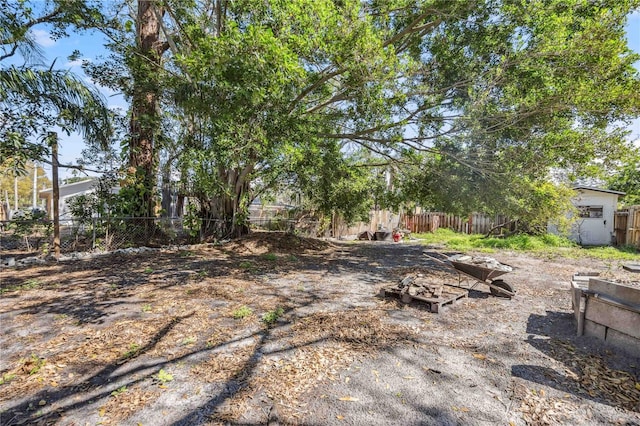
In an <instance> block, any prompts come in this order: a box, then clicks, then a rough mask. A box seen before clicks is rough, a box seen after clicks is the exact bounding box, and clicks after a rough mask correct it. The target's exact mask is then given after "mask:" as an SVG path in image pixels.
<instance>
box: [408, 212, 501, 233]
mask: <svg viewBox="0 0 640 426" xmlns="http://www.w3.org/2000/svg"><path fill="white" fill-rule="evenodd" d="M508 221H509V219H508V218H507V217H506V216H503V215H495V216H489V215H486V214H483V213H473V214H471V215H469V216H468V217H461V216H455V215H451V214H447V213H442V212H425V213H419V214H413V215H408V214H406V215H402V217H401V219H400V222H401V223H402V224H404V225H405V227H406V228H407V229H408V230H410V231H411V232H415V233H422V232H434V231H436V230H437V229H438V228H448V229H451V230H454V231H456V232H460V233H463V234H488V233H489V232H490V231H491V230H492V229H493V228H494V227H495V226H496V225H500V224H503V223H507V222H508Z"/></svg>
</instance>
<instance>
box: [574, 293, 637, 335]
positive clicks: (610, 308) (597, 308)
mask: <svg viewBox="0 0 640 426" xmlns="http://www.w3.org/2000/svg"><path fill="white" fill-rule="evenodd" d="M584 315H585V318H586V319H587V320H590V321H593V322H595V323H598V324H602V325H604V326H606V327H610V328H613V329H615V330H618V331H620V332H622V333H625V334H628V335H630V336H633V337H636V338H639V339H640V313H638V312H635V311H634V310H630V309H627V308H625V307H621V306H615V305H613V304H611V303H609V302H607V301H605V300H602V299H598V298H597V297H589V298H587V303H586V307H585V314H584Z"/></svg>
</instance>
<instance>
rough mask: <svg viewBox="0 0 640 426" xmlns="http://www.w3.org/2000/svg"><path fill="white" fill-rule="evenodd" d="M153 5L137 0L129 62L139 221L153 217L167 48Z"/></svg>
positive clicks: (131, 163)
mask: <svg viewBox="0 0 640 426" xmlns="http://www.w3.org/2000/svg"><path fill="white" fill-rule="evenodd" d="M156 3H157V2H156V1H154V0H138V18H137V22H136V52H135V54H133V55H132V56H131V57H130V58H129V62H130V64H129V65H130V69H131V74H132V77H133V96H132V100H131V121H130V133H131V140H130V141H129V172H130V173H131V174H135V183H136V187H137V188H139V189H138V190H137V194H136V195H137V197H136V202H135V204H137V205H136V206H135V208H134V210H133V212H132V214H134V215H135V216H138V217H153V216H155V187H156V170H155V169H156V157H157V155H156V151H155V146H154V141H155V138H156V136H157V134H158V132H159V129H160V115H159V112H158V111H159V109H158V98H159V92H160V84H159V77H158V76H159V74H160V72H159V71H160V68H161V61H162V54H163V53H164V52H165V51H166V50H167V44H166V43H163V42H162V41H160V21H159V19H160V18H161V16H162V15H163V13H164V12H163V11H162V10H157V5H156Z"/></svg>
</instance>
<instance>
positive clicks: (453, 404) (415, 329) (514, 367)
mask: <svg viewBox="0 0 640 426" xmlns="http://www.w3.org/2000/svg"><path fill="white" fill-rule="evenodd" d="M423 250H424V247H422V246H420V245H418V244H413V243H406V242H403V243H400V244H393V243H376V242H358V243H328V242H325V241H319V240H308V239H302V238H298V237H294V236H291V235H287V234H275V233H272V234H254V235H252V236H251V237H249V238H245V239H243V240H240V241H234V242H231V243H228V244H226V245H224V246H220V247H216V246H212V245H202V246H194V247H191V248H189V249H188V250H184V249H183V250H178V249H176V250H161V251H157V252H153V253H144V254H138V255H123V254H119V255H112V256H106V257H101V258H97V259H92V260H85V261H75V262H68V263H60V264H53V263H52V264H49V265H44V266H37V267H29V268H24V269H5V270H0V274H1V277H0V278H1V280H2V297H1V299H0V327H1V329H2V334H1V335H0V383H1V384H0V424H2V425H13V424H61V425H85V424H92V425H94V424H103V425H115V424H118V425H120V424H123V425H138V424H143V425H194V424H267V423H270V424H300V425H327V424H329V425H331V424H336V425H338V424H340V425H342V424H352V425H361V424H370V425H388V424H404V425H418V424H434V425H446V424H451V425H455V424H464V425H485V424H486V425H489V424H491V425H493V424H504V425H506V424H513V425H522V424H571V425H576V424H585V425H592V424H619V425H639V424H640V383H638V382H640V359H639V358H637V357H633V356H631V355H628V354H625V353H624V352H622V351H619V350H614V349H612V348H610V347H607V346H605V345H603V344H601V342H599V341H597V340H595V339H592V338H587V337H579V338H578V337H575V324H574V322H573V318H572V314H571V301H570V298H569V280H570V277H571V275H572V274H573V273H575V272H579V271H598V272H601V273H602V274H603V275H605V276H607V277H610V278H615V279H619V280H623V281H624V280H626V281H637V280H638V278H636V277H637V275H635V276H634V275H633V274H630V273H625V272H623V271H622V269H621V267H620V265H618V264H606V263H604V262H599V261H594V260H587V259H581V260H575V259H567V258H553V259H549V258H546V259H545V258H536V257H532V256H528V255H523V254H516V253H510V252H497V253H495V254H492V256H493V257H495V258H497V259H498V260H499V261H501V262H503V263H506V264H510V265H512V266H514V267H516V270H515V271H514V272H511V273H509V274H508V275H505V277H504V279H505V281H508V282H509V283H511V284H513V285H514V286H515V288H516V290H517V295H516V297H515V298H513V299H511V300H507V299H500V298H496V297H493V296H491V295H490V294H489V291H488V290H489V289H488V287H487V286H485V285H478V286H476V288H475V289H474V290H471V291H470V293H469V297H468V298H464V299H461V300H460V301H458V302H457V303H455V304H453V305H449V306H446V307H445V308H444V309H442V311H441V312H440V313H439V314H433V313H431V312H429V309H427V307H426V306H425V305H424V304H422V303H419V302H412V303H411V304H409V305H404V304H402V303H400V302H399V301H398V300H396V299H395V298H393V297H381V296H380V294H379V293H380V289H381V288H382V287H384V286H387V285H390V284H394V283H396V282H397V281H398V280H400V279H401V278H403V277H404V276H405V275H407V274H409V273H415V272H422V273H423V274H424V275H425V277H427V278H428V279H430V280H433V282H434V283H443V282H446V283H449V284H458V283H459V280H458V278H459V277H458V276H457V275H455V274H450V273H448V272H447V271H446V269H444V268H443V267H442V265H440V264H438V263H436V262H433V261H430V260H429V259H428V258H426V257H425V256H423ZM431 251H432V252H433V251H434V250H431Z"/></svg>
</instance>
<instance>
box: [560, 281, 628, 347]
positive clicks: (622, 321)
mask: <svg viewBox="0 0 640 426" xmlns="http://www.w3.org/2000/svg"><path fill="white" fill-rule="evenodd" d="M571 286H572V296H573V297H572V303H573V309H574V315H575V318H576V322H577V334H578V336H582V335H587V336H595V337H597V338H599V339H600V340H604V341H605V342H607V343H609V344H611V345H613V346H616V347H618V348H620V349H623V350H625V351H628V352H630V353H631V354H634V355H640V289H638V288H634V287H630V286H626V285H623V284H618V283H615V282H612V281H606V280H603V279H600V278H598V276H597V274H588V273H587V274H576V275H574V276H573V279H572V281H571Z"/></svg>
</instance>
